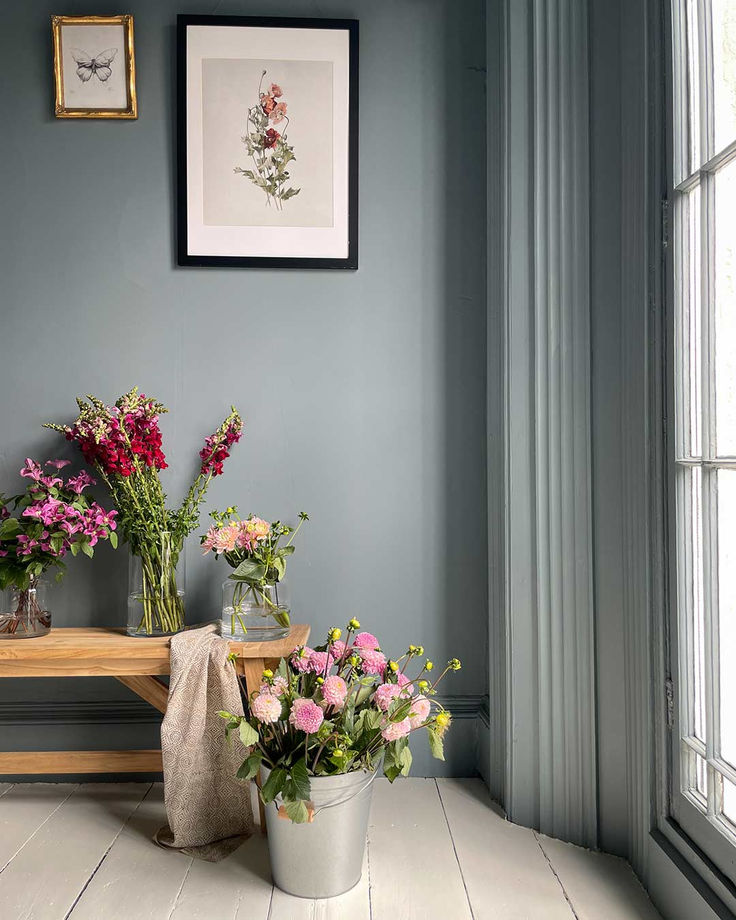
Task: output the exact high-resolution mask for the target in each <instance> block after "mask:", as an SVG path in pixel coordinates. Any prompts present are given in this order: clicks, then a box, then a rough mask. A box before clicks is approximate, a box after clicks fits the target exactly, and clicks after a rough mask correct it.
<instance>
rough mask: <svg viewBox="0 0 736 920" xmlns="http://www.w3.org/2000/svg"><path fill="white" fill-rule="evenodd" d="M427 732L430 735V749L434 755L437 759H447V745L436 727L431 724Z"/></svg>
mask: <svg viewBox="0 0 736 920" xmlns="http://www.w3.org/2000/svg"><path fill="white" fill-rule="evenodd" d="M427 734H428V735H429V749H430V751H431V752H432V757H434V758H436V759H437V760H444V759H445V745H444V743H443V741H442V738H440V736H439V735H438V734H437V732H436V731H435V729H434V728H433V727H432V726H431V725H428V726H427Z"/></svg>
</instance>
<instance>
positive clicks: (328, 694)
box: [322, 674, 348, 709]
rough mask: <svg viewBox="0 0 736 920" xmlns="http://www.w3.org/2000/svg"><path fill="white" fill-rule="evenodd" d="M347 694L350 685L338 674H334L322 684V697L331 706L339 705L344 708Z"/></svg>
mask: <svg viewBox="0 0 736 920" xmlns="http://www.w3.org/2000/svg"><path fill="white" fill-rule="evenodd" d="M347 695H348V685H347V684H346V683H345V681H344V680H343V679H342V677H338V676H337V674H332V675H331V676H330V677H328V678H327V679H326V680H325V682H324V683H323V684H322V698H323V699H324V701H325V703H327V704H328V705H329V706H337V707H338V708H339V709H342V707H343V706H344V705H345V697H346V696H347Z"/></svg>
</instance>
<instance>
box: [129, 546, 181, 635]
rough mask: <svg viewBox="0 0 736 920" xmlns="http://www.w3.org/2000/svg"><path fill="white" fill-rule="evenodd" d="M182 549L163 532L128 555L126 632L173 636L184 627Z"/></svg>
mask: <svg viewBox="0 0 736 920" xmlns="http://www.w3.org/2000/svg"><path fill="white" fill-rule="evenodd" d="M184 590H185V578H184V552H183V546H182V545H181V544H179V545H177V544H175V543H174V541H173V540H172V539H171V534H170V533H167V532H164V533H162V534H161V535H160V539H159V541H158V543H156V542H153V543H151V544H150V545H149V546H146V547H143V548H141V550H140V552H139V553H137V554H135V555H133V554H131V557H130V568H129V584H128V635H129V636H173V635H174V633H178V632H181V630H182V629H184Z"/></svg>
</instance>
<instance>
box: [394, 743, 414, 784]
mask: <svg viewBox="0 0 736 920" xmlns="http://www.w3.org/2000/svg"><path fill="white" fill-rule="evenodd" d="M411 762H412V756H411V751H410V750H409V746H408V745H407V746H406V747H405V748H404V749H403V750H402V751H401V753H400V754H399V756H398V763H397V765H398V766H399V767H400V773H401V775H402V776H408V775H409V770H411Z"/></svg>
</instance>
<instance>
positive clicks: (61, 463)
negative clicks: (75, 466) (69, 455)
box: [44, 460, 71, 470]
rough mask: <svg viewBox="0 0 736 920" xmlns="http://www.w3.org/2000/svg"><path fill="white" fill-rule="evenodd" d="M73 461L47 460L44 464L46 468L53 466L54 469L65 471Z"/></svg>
mask: <svg viewBox="0 0 736 920" xmlns="http://www.w3.org/2000/svg"><path fill="white" fill-rule="evenodd" d="M70 463H71V460H47V461H46V463H44V466H53V467H54V469H57V470H63V469H64V467H65V466H69V464H70Z"/></svg>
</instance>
